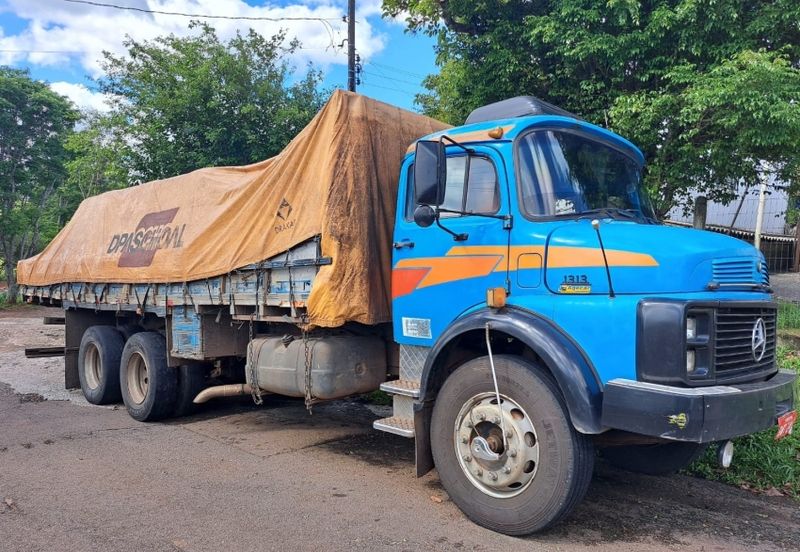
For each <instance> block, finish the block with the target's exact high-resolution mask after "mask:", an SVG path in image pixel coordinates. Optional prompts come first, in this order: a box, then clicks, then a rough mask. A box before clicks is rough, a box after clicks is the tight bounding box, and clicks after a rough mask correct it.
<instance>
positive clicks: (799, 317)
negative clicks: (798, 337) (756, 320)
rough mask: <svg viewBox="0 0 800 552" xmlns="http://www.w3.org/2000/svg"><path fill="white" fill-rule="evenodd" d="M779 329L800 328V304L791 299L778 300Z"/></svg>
mask: <svg viewBox="0 0 800 552" xmlns="http://www.w3.org/2000/svg"><path fill="white" fill-rule="evenodd" d="M778 329H779V330H790V329H791V330H794V329H800V305H798V304H797V303H791V302H789V301H778Z"/></svg>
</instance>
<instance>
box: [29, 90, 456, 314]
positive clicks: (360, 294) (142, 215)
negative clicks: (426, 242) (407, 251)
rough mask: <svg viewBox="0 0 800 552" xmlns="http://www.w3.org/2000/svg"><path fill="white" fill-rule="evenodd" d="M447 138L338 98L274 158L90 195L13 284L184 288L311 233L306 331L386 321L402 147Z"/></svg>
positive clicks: (416, 122) (415, 119)
mask: <svg viewBox="0 0 800 552" xmlns="http://www.w3.org/2000/svg"><path fill="white" fill-rule="evenodd" d="M444 128H446V125H444V124H443V123H440V122H438V121H436V120H433V119H429V118H427V117H423V116H421V115H418V114H415V113H411V112H409V111H405V110H403V109H399V108H397V107H393V106H390V105H387V104H384V103H381V102H378V101H375V100H371V99H369V98H366V97H364V96H360V95H357V94H352V93H348V92H342V91H337V92H335V93H334V94H333V96H332V97H331V99H330V101H329V102H328V103H327V105H326V106H325V107H324V108H323V109H322V110H321V111H320V112H319V114H317V116H316V117H314V119H313V120H312V121H311V122H310V123H309V124H308V126H307V127H306V128H305V129H303V131H302V132H300V134H298V135H297V137H295V139H294V140H292V141H291V142H290V143H289V145H288V146H286V148H285V149H284V150H283V151H282V152H281V153H280V154H279V155H277V156H275V157H273V158H271V159H267V160H266V161H262V162H260V163H256V164H253V165H248V166H244V167H220V168H208V169H200V170H198V171H194V172H192V173H189V174H185V175H181V176H176V177H173V178H168V179H165V180H158V181H155V182H149V183H147V184H143V185H141V186H135V187H132V188H127V189H124V190H118V191H113V192H108V193H105V194H101V195H99V196H95V197H91V198H89V199H87V200H85V201H84V202H83V203H81V205H80V207H78V210H77V211H76V212H75V215H74V216H73V217H72V220H70V221H69V223H67V225H66V226H65V227H64V228H63V230H61V232H60V233H59V234H58V235H57V236H56V237H55V239H53V241H52V242H51V243H50V244H49V245H48V246H47V247H46V248H45V249H44V251H42V253H40V254H39V255H37V256H35V257H31V258H30V259H26V260H24V261H20V263H19V264H18V265H17V279H18V281H19V282H20V283H21V284H28V285H48V284H56V283H62V282H122V283H157V282H185V281H190V280H197V279H201V278H207V277H211V276H218V275H221V274H225V273H227V272H230V271H231V270H234V269H236V268H240V267H243V266H246V265H249V264H251V263H256V262H259V261H262V260H264V259H266V258H269V257H272V256H274V255H277V254H279V253H281V252H283V251H286V250H287V249H289V248H291V247H293V246H295V245H297V244H299V243H301V242H303V241H305V240H307V239H309V238H312V237H313V236H315V235H321V236H322V254H323V255H325V256H329V257H332V258H333V264H331V265H329V266H323V267H322V268H321V269H320V272H319V274H318V276H317V279H316V280H315V284H314V288H313V290H312V292H311V295H310V297H309V304H308V314H309V319H310V322H311V323H312V324H315V325H319V326H339V325H341V324H343V323H344V322H346V321H355V322H361V323H364V324H376V323H380V322H387V321H389V320H390V306H391V295H390V286H391V255H392V253H391V251H392V249H391V243H392V228H393V226H394V213H395V202H396V198H397V180H398V173H399V168H400V163H401V161H402V159H403V156H404V155H405V153H406V148H407V147H408V145H409V144H410V143H412V142H413V141H414V140H416V139H417V138H419V137H421V136H424V135H425V134H429V133H431V132H436V131H438V130H442V129H444Z"/></svg>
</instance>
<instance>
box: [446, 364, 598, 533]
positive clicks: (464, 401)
mask: <svg viewBox="0 0 800 552" xmlns="http://www.w3.org/2000/svg"><path fill="white" fill-rule="evenodd" d="M494 362H495V369H496V374H497V382H498V387H499V390H500V396H501V402H502V417H501V415H500V409H498V407H497V400H496V397H495V393H494V386H493V383H492V372H491V366H490V364H489V358H488V357H481V358H477V359H474V360H471V361H469V362H467V363H466V364H464V365H463V366H461V367H460V368H458V369H457V370H456V371H455V372H454V373H453V374H452V375H450V377H448V379H447V380H446V381H445V383H444V386H443V387H442V389H441V390H440V391H439V394H438V396H437V399H436V404H435V405H434V409H433V417H432V420H431V447H432V450H433V458H434V462H435V464H436V468H437V469H438V471H439V477H440V479H441V481H442V485H443V486H444V488H445V490H446V491H447V493H448V494H449V495H450V498H451V499H452V500H453V502H454V503H455V504H456V505H457V506H458V507H459V508H460V509H461V510H462V511H463V512H464V513H465V514H466V515H467V517H469V518H470V519H471V520H473V521H474V522H476V523H478V524H479V525H482V526H484V527H486V528H488V529H491V530H493V531H497V532H500V533H505V534H507V535H527V534H530V533H534V532H537V531H541V530H543V529H546V528H548V527H550V526H552V525H554V524H555V523H558V522H559V521H560V520H561V519H563V518H564V517H565V516H567V515H568V514H569V513H570V512H571V511H572V510H573V509H574V508H575V506H577V504H578V503H579V502H580V501H581V500H582V499H583V496H584V495H585V494H586V490H587V488H588V486H589V482H590V481H591V477H592V469H593V467H594V449H593V446H592V442H591V441H590V439H589V438H588V437H586V436H585V435H582V434H580V433H578V432H577V431H575V429H574V428H573V427H572V424H571V422H570V420H569V415H568V412H567V409H566V406H565V404H564V402H563V399H562V398H561V394H560V392H559V390H558V387H557V386H556V384H555V383H554V382H553V381H552V380H551V379H550V378H549V376H548V375H546V374H545V373H543V371H542V370H541V368H539V367H538V366H537V365H535V364H533V363H530V362H528V361H526V360H523V359H521V358H518V357H513V356H506V355H495V357H494ZM503 428H505V431H506V440H505V443H504V441H503ZM478 437H481V438H482V439H483V441H482V442H479V441H477V440H476V439H477V438H478ZM487 444H488V445H489V448H490V449H491V450H490V451H489V452H488V453H487V452H485V446H486V445H487ZM476 445H477V446H478V448H479V449H481V448H483V449H484V452H480V451H476V450H475V447H476Z"/></svg>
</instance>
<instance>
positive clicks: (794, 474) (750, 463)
mask: <svg viewBox="0 0 800 552" xmlns="http://www.w3.org/2000/svg"><path fill="white" fill-rule="evenodd" d="M795 308H797V307H796V306H795ZM778 365H779V366H780V367H781V368H784V369H788V370H794V371H795V372H797V373H800V352H798V351H795V350H792V349H789V348H787V347H778ZM794 393H795V401H797V398H798V397H800V381H798V382H796V383H795V390H794ZM795 404H796V403H795ZM776 431H777V429H776V428H771V429H767V430H765V431H762V432H760V433H755V434H753V435H748V436H746V437H741V438H739V439H734V444H735V449H734V450H735V452H734V457H733V465H732V466H731V467H730V468H728V469H727V470H726V469H723V468H720V467H719V464H718V463H717V458H716V456H717V448H716V447H714V446H712V447H709V449H708V450H707V451H706V453H705V454H704V455H703V457H702V458H700V459H699V460H698V461H697V462H695V463H694V464H692V465H691V466H689V468H688V469H687V471H688V472H689V473H691V474H692V475H699V476H701V477H705V478H706V479H714V480H717V481H723V482H725V483H730V484H732V485H738V486H741V487H746V488H750V489H755V490H759V491H768V492H772V493H774V492H775V491H776V490H777V491H780V492H781V493H782V494H786V495H789V496H793V497H794V498H796V499H798V500H800V433H798V432H800V428H797V427H796V428H795V433H793V434H792V435H789V436H788V437H786V438H785V439H783V440H781V441H777V442H776V441H775V433H776Z"/></svg>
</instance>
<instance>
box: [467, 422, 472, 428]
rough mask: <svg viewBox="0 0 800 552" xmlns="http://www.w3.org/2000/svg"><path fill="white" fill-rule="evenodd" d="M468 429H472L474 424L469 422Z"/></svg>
mask: <svg viewBox="0 0 800 552" xmlns="http://www.w3.org/2000/svg"><path fill="white" fill-rule="evenodd" d="M467 427H468V428H470V429H472V422H470V421H468V422H467Z"/></svg>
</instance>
